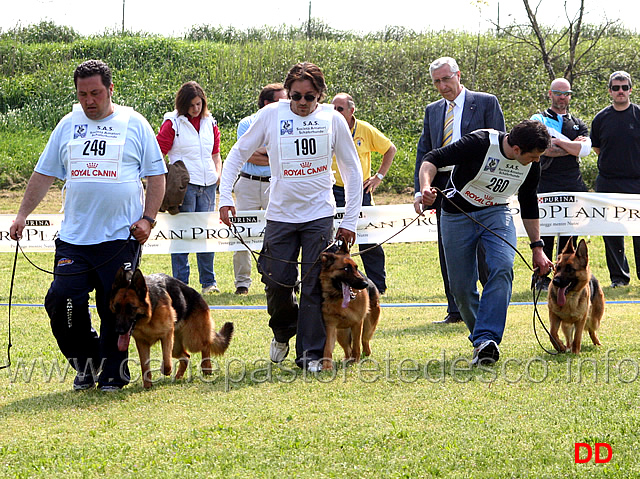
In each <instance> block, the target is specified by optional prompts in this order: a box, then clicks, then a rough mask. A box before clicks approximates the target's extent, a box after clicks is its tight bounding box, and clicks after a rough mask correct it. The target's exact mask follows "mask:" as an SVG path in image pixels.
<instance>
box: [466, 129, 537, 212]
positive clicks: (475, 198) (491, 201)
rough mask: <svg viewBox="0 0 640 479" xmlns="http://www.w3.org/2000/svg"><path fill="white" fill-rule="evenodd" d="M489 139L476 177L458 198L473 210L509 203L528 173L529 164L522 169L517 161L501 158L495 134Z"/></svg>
mask: <svg viewBox="0 0 640 479" xmlns="http://www.w3.org/2000/svg"><path fill="white" fill-rule="evenodd" d="M489 139H490V141H491V145H490V146H489V150H488V151H487V154H486V156H485V158H484V162H483V164H482V166H481V167H480V170H479V171H478V174H477V175H476V176H475V178H474V179H473V180H471V181H470V182H469V183H467V184H466V185H464V187H463V188H461V189H460V195H462V197H463V198H464V199H465V200H467V201H468V202H469V203H471V204H472V205H476V206H493V205H500V204H505V203H508V202H509V198H510V197H511V196H513V195H515V194H516V193H517V191H518V190H519V189H520V186H521V185H522V182H523V181H524V180H525V178H526V177H527V175H528V174H529V170H530V169H531V164H529V165H522V164H521V163H519V162H518V161H517V160H510V159H509V158H506V157H505V156H503V155H502V153H501V152H500V146H499V138H498V132H496V131H491V132H490V134H489Z"/></svg>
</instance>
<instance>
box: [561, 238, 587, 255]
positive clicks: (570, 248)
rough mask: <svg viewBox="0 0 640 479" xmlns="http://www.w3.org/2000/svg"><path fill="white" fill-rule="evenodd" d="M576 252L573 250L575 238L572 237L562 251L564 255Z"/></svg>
mask: <svg viewBox="0 0 640 479" xmlns="http://www.w3.org/2000/svg"><path fill="white" fill-rule="evenodd" d="M582 241H584V240H582ZM575 252H576V250H575V249H573V236H572V237H571V238H569V241H567V244H566V245H564V248H563V249H562V254H573V253H575Z"/></svg>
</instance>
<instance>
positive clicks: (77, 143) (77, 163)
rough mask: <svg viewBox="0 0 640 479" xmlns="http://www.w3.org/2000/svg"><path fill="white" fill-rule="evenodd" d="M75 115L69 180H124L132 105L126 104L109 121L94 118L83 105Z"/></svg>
mask: <svg viewBox="0 0 640 479" xmlns="http://www.w3.org/2000/svg"><path fill="white" fill-rule="evenodd" d="M121 108H122V107H121ZM72 115H73V116H72V118H73V122H72V125H73V128H72V130H73V131H72V139H71V141H70V142H69V146H68V148H69V163H68V165H67V181H101V182H104V181H112V182H118V181H120V168H121V164H122V156H123V151H124V142H125V139H126V135H127V127H128V124H129V118H130V111H129V109H128V108H122V109H121V110H119V112H118V114H117V115H115V117H113V118H111V119H109V120H108V121H92V120H90V119H89V118H87V117H86V116H85V115H84V112H83V111H82V109H81V108H79V105H75V106H74V109H73V113H72Z"/></svg>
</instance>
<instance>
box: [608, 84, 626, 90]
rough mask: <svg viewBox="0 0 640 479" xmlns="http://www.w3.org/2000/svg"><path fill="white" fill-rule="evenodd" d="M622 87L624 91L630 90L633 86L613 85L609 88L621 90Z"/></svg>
mask: <svg viewBox="0 0 640 479" xmlns="http://www.w3.org/2000/svg"><path fill="white" fill-rule="evenodd" d="M620 88H622V91H628V90H629V88H631V87H630V86H629V85H611V86H610V87H609V90H611V91H619V90H620Z"/></svg>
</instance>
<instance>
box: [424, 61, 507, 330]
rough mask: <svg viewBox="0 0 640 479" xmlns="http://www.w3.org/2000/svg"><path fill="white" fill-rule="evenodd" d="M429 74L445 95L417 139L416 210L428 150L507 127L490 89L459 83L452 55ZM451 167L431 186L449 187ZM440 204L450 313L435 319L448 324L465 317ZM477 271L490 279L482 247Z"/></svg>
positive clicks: (426, 118) (442, 267) (428, 113)
mask: <svg viewBox="0 0 640 479" xmlns="http://www.w3.org/2000/svg"><path fill="white" fill-rule="evenodd" d="M429 74H430V75H431V79H432V81H433V85H434V86H435V87H436V89H437V90H438V93H440V95H441V96H442V99H441V100H438V101H435V102H433V103H430V104H429V105H427V108H426V110H425V114H424V125H423V128H422V135H421V136H420V141H419V142H418V152H417V155H416V169H415V176H414V187H415V192H416V193H415V202H414V207H415V209H416V212H417V213H420V212H421V211H422V195H421V193H420V179H419V176H418V174H419V172H420V166H421V165H422V159H423V158H424V156H425V155H426V154H427V153H429V152H430V151H431V150H433V149H436V148H440V147H442V146H446V145H448V144H449V143H453V142H455V141H458V140H459V139H460V137H461V136H463V135H466V134H467V133H471V132H472V131H475V130H478V129H482V128H493V129H495V130H498V131H505V125H504V116H503V115H502V109H501V108H500V104H499V103H498V99H497V98H496V97H495V96H494V95H490V94H488V93H482V92H474V91H470V90H467V89H466V88H465V87H464V85H462V84H461V83H460V69H459V68H458V64H457V62H456V61H455V60H454V59H453V58H451V57H442V58H438V59H437V60H435V61H434V62H433V63H431V65H430V66H429ZM452 169H453V168H452V167H447V168H442V169H441V170H438V174H437V175H436V177H435V178H434V180H433V183H432V184H431V186H434V187H437V188H439V189H441V190H444V189H445V188H446V187H447V183H448V181H449V176H451V170H452ZM441 204H442V198H441V197H438V199H437V200H436V202H435V203H434V205H433V207H434V208H435V209H436V218H437V219H438V226H437V228H438V255H439V258H440V271H441V273H442V279H443V281H444V291H445V294H446V295H447V303H448V304H447V316H446V317H445V318H444V320H443V321H436V323H440V324H449V323H458V322H460V321H462V317H461V316H460V312H459V310H458V307H457V306H456V303H455V301H454V299H453V295H452V294H451V291H450V288H449V276H448V274H447V264H446V260H445V256H444V250H443V246H442V236H441V232H440V207H441ZM478 272H479V276H480V281H481V282H482V284H484V283H485V282H486V280H487V266H486V264H485V261H484V253H483V251H482V250H481V249H479V250H478Z"/></svg>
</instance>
